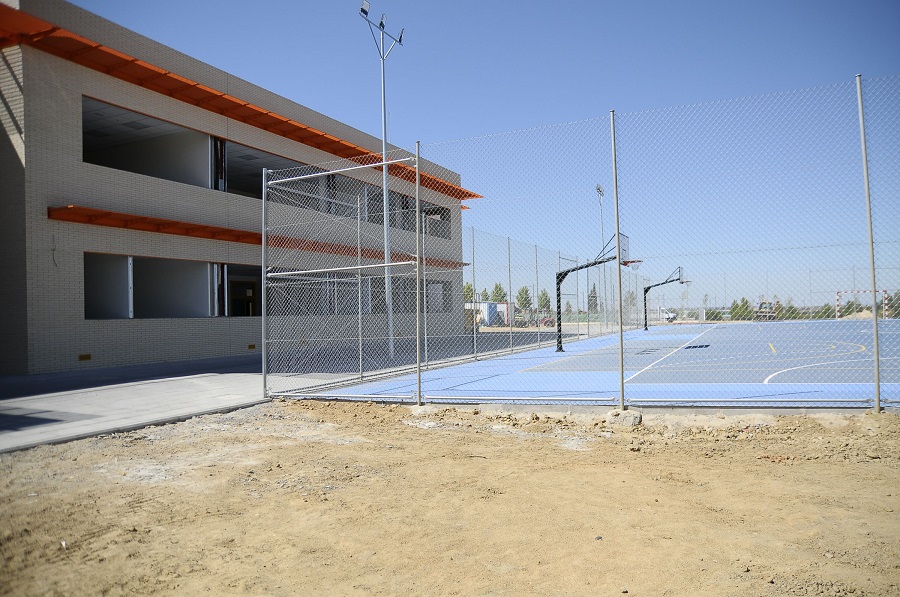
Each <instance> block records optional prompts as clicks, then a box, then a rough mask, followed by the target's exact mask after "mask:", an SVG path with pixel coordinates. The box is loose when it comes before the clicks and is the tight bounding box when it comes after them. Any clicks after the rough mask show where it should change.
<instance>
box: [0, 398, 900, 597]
mask: <svg viewBox="0 0 900 597" xmlns="http://www.w3.org/2000/svg"><path fill="white" fill-rule="evenodd" d="M621 419H622V418H621V417H613V416H611V415H610V414H608V413H606V412H601V411H593V412H590V411H584V412H579V413H566V412H563V411H560V412H556V413H544V412H539V411H535V412H531V411H530V410H527V409H526V410H522V411H519V412H508V411H501V410H499V409H487V408H486V407H485V408H484V409H483V410H480V411H479V410H478V409H473V408H464V409H463V408H461V409H438V408H433V407H423V408H409V407H403V406H385V405H378V404H371V403H327V402H314V401H304V402H301V401H276V402H272V403H269V404H265V405H261V406H257V407H253V408H249V409H244V410H240V411H235V412H232V413H228V414H220V415H207V416H202V417H197V418H194V419H191V420H189V421H185V422H182V423H176V424H171V425H164V426H159V427H150V428H146V429H142V430H139V431H134V432H129V433H123V434H114V435H109V436H104V437H98V438H93V439H87V440H81V441H75V442H71V443H67V444H63V445H56V446H44V447H40V448H35V449H31V450H26V451H21V452H16V453H11V454H0V475H2V476H0V505H2V513H3V515H2V517H0V594H4V595H88V594H89V595H134V594H141V595H147V594H154V595H194V594H200V593H207V594H219V595H243V594H249V595H298V594H300V595H401V594H416V595H622V594H627V595H628V596H629V597H632V596H643V595H654V596H656V595H692V596H693V595H715V596H720V595H725V596H727V595H735V596H738V595H739V596H745V595H750V596H753V595H762V596H769V595H879V596H880V595H898V594H900V467H898V464H900V462H898V460H900V459H898V455H900V417H898V416H897V415H896V414H888V413H884V414H878V415H876V414H852V415H851V414H818V415H814V414H810V415H793V416H772V415H764V414H742V415H725V414H718V415H689V414H683V415H673V414H667V415H662V414H645V415H644V419H643V423H642V424H640V425H638V426H636V427H626V426H622V425H619V424H616V421H620V420H621Z"/></svg>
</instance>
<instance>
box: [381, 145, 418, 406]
mask: <svg viewBox="0 0 900 597" xmlns="http://www.w3.org/2000/svg"><path fill="white" fill-rule="evenodd" d="M385 172H387V167H386V166H385ZM385 176H387V174H385ZM421 214H422V202H421V201H420V200H419V142H418V141H416V405H418V406H422V330H421V325H422V291H423V290H424V286H423V284H422V253H423V252H424V251H423V249H424V247H425V239H424V238H423V237H422V222H421Z"/></svg>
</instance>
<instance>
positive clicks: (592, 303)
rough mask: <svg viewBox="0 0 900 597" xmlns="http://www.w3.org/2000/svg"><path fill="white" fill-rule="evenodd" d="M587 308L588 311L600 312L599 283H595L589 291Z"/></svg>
mask: <svg viewBox="0 0 900 597" xmlns="http://www.w3.org/2000/svg"><path fill="white" fill-rule="evenodd" d="M587 303H588V304H587V310H588V313H598V310H597V285H596V284H594V285H593V286H592V287H591V291H590V292H589V293H588V301H587Z"/></svg>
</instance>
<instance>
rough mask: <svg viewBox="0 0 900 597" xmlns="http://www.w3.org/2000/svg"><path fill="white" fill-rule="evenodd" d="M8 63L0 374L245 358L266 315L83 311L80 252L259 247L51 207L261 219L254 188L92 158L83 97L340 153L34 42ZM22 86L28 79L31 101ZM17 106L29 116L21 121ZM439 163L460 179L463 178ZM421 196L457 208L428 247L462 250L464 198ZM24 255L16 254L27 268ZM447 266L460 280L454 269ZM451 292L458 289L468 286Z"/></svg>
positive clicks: (300, 155)
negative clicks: (83, 218)
mask: <svg viewBox="0 0 900 597" xmlns="http://www.w3.org/2000/svg"><path fill="white" fill-rule="evenodd" d="M3 1H4V2H6V3H10V2H9V1H8V0H3ZM22 6H23V9H24V10H25V11H26V12H30V13H32V14H35V15H36V16H39V17H41V18H44V19H45V20H48V21H50V22H53V23H55V24H58V25H61V26H63V27H65V28H67V29H70V30H72V31H74V32H76V33H78V34H80V35H83V36H85V37H88V38H90V39H93V40H95V41H98V42H100V43H103V44H106V45H109V46H111V47H113V48H115V49H117V50H120V51H123V52H126V53H129V54H131V55H134V56H137V57H139V58H141V59H144V60H146V61H148V62H151V63H153V64H156V65H158V66H161V67H163V68H166V69H169V70H172V71H174V72H177V73H179V74H181V75H184V76H187V77H189V78H191V79H194V80H196V81H198V82H201V83H203V84H205V85H208V86H210V87H212V88H215V89H221V90H223V91H227V92H229V93H231V94H232V95H235V96H236V97H240V98H241V99H244V100H246V101H250V102H253V103H255V104H257V105H260V106H263V107H266V108H268V109H272V110H275V111H277V112H279V113H281V114H284V115H286V116H289V117H292V118H295V119H297V120H298V121H300V122H304V123H306V124H309V125H310V126H314V127H316V128H319V129H321V130H327V131H328V132H330V133H332V134H336V135H338V136H340V137H342V138H344V139H347V140H349V141H351V142H353V143H356V144H358V145H361V146H365V147H369V148H370V149H372V150H373V151H380V145H381V144H380V141H379V140H378V139H375V138H374V137H371V136H370V135H366V134H365V133H362V132H361V131H357V130H355V129H352V128H351V127H349V126H347V125H344V124H342V123H340V122H337V121H335V120H333V119H330V118H328V117H325V116H323V115H321V114H318V113H316V112H314V111H312V110H309V109H308V108H305V107H303V106H300V105H298V104H296V103H294V102H291V101H290V100H287V99H285V98H281V97H278V96H276V95H274V94H272V93H270V92H267V91H265V90H263V89H261V88H259V87H257V86H254V85H252V84H250V83H248V82H246V81H243V80H240V79H238V78H236V77H233V76H231V75H229V74H227V73H224V72H222V71H219V70H217V69H214V68H212V67H210V66H208V65H205V64H203V63H201V62H199V61H196V60H194V59H191V58H189V57H187V56H184V55H183V54H180V53H178V52H176V51H174V50H172V49H170V48H167V47H165V46H162V45H161V44H158V43H156V42H153V41H151V40H148V39H146V38H143V37H141V36H138V35H136V34H134V33H132V32H130V31H128V30H126V29H123V28H121V27H118V26H116V25H113V24H111V23H109V22H108V21H105V20H104V19H101V18H99V17H97V16H95V15H92V14H90V13H87V12H85V11H83V10H81V9H79V8H77V7H74V6H72V5H69V4H67V3H65V2H61V1H59V0H42V1H40V2H38V1H34V0H23V2H22ZM0 72H2V78H0V85H2V92H3V97H4V100H5V101H6V102H7V103H9V104H10V109H5V110H2V111H0V123H2V125H3V127H4V129H5V131H6V133H7V135H6V137H7V139H9V141H8V142H5V143H6V144H5V145H4V146H3V149H2V151H3V153H2V154H0V156H2V157H3V160H4V162H3V165H4V173H5V172H6V171H7V163H9V164H10V165H12V166H13V167H14V166H15V164H16V160H17V159H18V164H19V168H20V171H21V164H22V159H23V158H24V164H25V171H24V176H20V177H19V179H15V178H14V177H8V176H4V181H3V182H0V191H2V192H3V195H4V197H3V199H4V201H3V202H2V203H3V205H4V207H2V208H0V210H2V211H0V215H2V216H3V220H4V221H5V222H6V221H12V222H13V225H12V226H11V231H10V233H9V234H8V235H7V236H6V238H5V239H4V240H3V241H0V242H2V243H3V244H0V248H2V249H3V251H4V257H5V258H7V259H8V260H9V261H10V262H11V263H13V266H12V267H11V269H10V271H11V272H12V275H11V277H9V276H8V277H7V278H6V281H7V282H9V283H10V284H11V286H6V285H5V286H4V289H3V291H2V294H0V297H2V298H3V299H4V303H5V306H4V310H3V313H2V315H0V325H2V330H3V336H4V337H3V338H2V340H3V341H2V342H0V373H22V372H26V371H27V372H29V373H38V372H48V371H60V370H71V369H80V368H92V367H107V366H118V365H127V364H139V363H148V362H158V361H170V360H180V359H196V358H205V357H218V356H229V355H240V354H246V353H247V352H249V351H248V345H255V346H256V348H255V350H256V351H258V350H259V349H260V344H261V330H260V324H261V321H260V318H258V317H236V318H225V317H219V318H191V319H135V320H85V318H84V290H83V289H84V257H83V256H84V253H85V252H97V253H113V254H119V255H135V256H148V257H159V258H167V259H190V260H198V261H208V262H217V263H236V264H246V265H259V263H260V252H261V247H259V246H257V245H247V244H242V243H233V242H224V241H213V240H205V239H195V238H189V237H181V236H172V235H166V234H156V233H147V232H139V231H131V230H123V229H115V228H106V227H101V226H90V225H84V224H74V223H67V222H59V221H53V220H49V219H48V217H47V208H48V207H59V206H64V205H68V204H75V205H80V206H85V207H95V208H101V209H109V210H112V211H118V212H125V213H135V214H140V215H146V216H155V217H160V218H167V219H173V220H180V221H186V222H195V223H200V224H207V225H213V226H222V227H228V228H236V229H243V230H254V231H256V230H260V228H261V204H260V202H259V200H257V199H252V198H246V197H241V196H238V195H234V194H229V193H223V192H219V191H214V190H210V189H204V188H200V187H196V186H191V185H187V184H181V183H176V182H171V181H167V180H162V179H157V178H152V177H148V176H143V175H139V174H134V173H131V172H125V171H119V170H114V169H110V168H105V167H102V166H97V165H93V164H88V163H84V162H83V161H82V128H81V110H82V96H83V95H86V96H89V97H93V98H96V99H98V100H101V101H104V102H107V103H110V104H114V105H118V106H122V107H124V108H126V109H129V110H133V111H136V112H141V113H144V114H148V115H150V116H153V117H155V118H158V119H161V120H166V121H169V122H172V123H175V124H178V125H180V126H183V127H186V128H190V129H193V130H197V131H200V132H202V133H206V134H210V135H215V136H219V137H223V138H225V139H228V140H230V141H234V142H236V143H241V144H244V145H248V146H252V147H255V148H258V149H260V150H263V151H266V152H270V153H273V154H277V155H281V156H284V157H287V158H290V159H293V160H297V161H300V162H304V163H312V164H315V163H320V162H326V161H331V160H333V159H334V158H333V156H331V155H330V154H327V153H325V152H322V151H319V150H316V149H314V148H311V147H309V146H306V145H302V144H300V143H296V142H293V141H290V140H288V139H286V138H284V137H280V136H278V135H274V134H271V133H268V132H266V131H263V130H261V129H258V128H255V127H252V126H249V125H247V124H244V123H240V122H237V121H232V120H229V119H227V118H225V117H223V116H220V115H217V114H215V113H212V112H209V111H206V110H203V109H201V108H198V107H195V106H192V105H189V104H186V103H183V102H180V101H178V100H174V99H172V98H169V97H167V96H164V95H162V94H158V93H155V92H152V91H149V90H146V89H143V88H141V87H138V86H136V85H131V84H129V83H126V82H124V81H121V80H118V79H115V78H113V77H110V76H107V75H104V74H102V73H99V72H97V71H93V70H91V69H88V68H85V67H81V66H78V65H76V64H74V63H72V62H69V61H66V60H63V59H61V58H57V57H55V56H52V55H49V54H45V53H43V52H41V51H39V50H36V49H34V48H31V47H23V48H21V49H20V48H7V49H5V50H3V62H2V63H0ZM21 89H25V90H26V95H25V97H24V98H23V97H22V94H21ZM10 112H11V114H12V115H10ZM13 116H14V118H15V119H16V120H19V121H20V122H18V123H16V122H14V121H13ZM26 121H27V130H28V135H27V143H26V140H25V138H24V136H23V133H24V130H19V129H20V128H22V127H24V123H25V122H26ZM17 127H18V128H17ZM434 169H435V170H436V171H442V174H445V178H450V179H451V180H453V181H454V182H458V177H457V175H455V174H453V173H449V175H448V173H447V171H444V170H443V169H440V168H438V167H434ZM354 176H357V177H359V178H361V179H364V180H367V181H369V182H372V183H375V184H380V173H378V172H376V171H366V170H361V171H357V173H356V174H354ZM17 180H18V182H17ZM392 184H395V187H394V188H396V190H398V191H400V192H403V193H406V194H409V195H412V194H413V193H414V187H413V185H411V184H409V183H405V182H403V181H394V182H392ZM20 197H22V198H24V201H21V200H19V198H20ZM421 198H422V199H423V200H425V201H429V202H431V203H435V204H440V205H444V206H446V207H449V208H451V220H452V221H451V230H452V238H451V240H444V239H437V238H432V237H429V240H428V243H429V244H428V254H429V255H432V256H439V257H441V258H444V259H452V260H456V261H459V260H461V257H462V249H461V243H460V234H461V217H460V211H459V207H458V202H455V201H454V200H452V199H449V198H447V197H444V196H442V195H439V194H437V193H435V192H433V191H429V190H427V189H422V193H421ZM276 209H277V208H276ZM367 225H368V224H367ZM392 235H394V238H396V239H397V241H396V242H397V243H398V244H400V245H404V246H410V247H411V246H413V238H414V235H413V233H411V232H408V231H402V230H392ZM17 239H18V240H17ZM331 240H339V239H331ZM340 261H341V260H340V259H337V258H333V259H332V260H331V265H342V264H343V263H340ZM15 264H21V266H20V267H19V268H18V270H17V269H16V265H15ZM26 271H27V276H26V275H25V272H26ZM16 272H18V273H16ZM447 275H448V278H447V279H452V280H454V285H459V286H461V284H462V282H461V280H460V276H459V274H456V273H448V274H447ZM454 292H455V293H460V292H461V288H454ZM442 318H443V319H451V320H452V319H455V318H454V317H453V316H450V315H447V316H443V317H442ZM23 322H27V331H26V328H25V326H24V325H23ZM459 325H461V323H460V324H459ZM85 354H90V355H91V358H90V360H86V361H80V360H79V359H78V356H79V355H85ZM23 355H27V363H26V360H25V358H23Z"/></svg>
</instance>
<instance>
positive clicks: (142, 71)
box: [0, 4, 481, 201]
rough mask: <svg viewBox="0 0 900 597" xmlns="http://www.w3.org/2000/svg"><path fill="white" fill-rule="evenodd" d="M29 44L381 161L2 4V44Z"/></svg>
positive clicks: (406, 173) (397, 171)
mask: <svg viewBox="0 0 900 597" xmlns="http://www.w3.org/2000/svg"><path fill="white" fill-rule="evenodd" d="M19 44H25V45H28V46H31V47H34V48H37V49H39V50H42V51H44V52H47V53H49V54H53V55H54V56H59V57H60V58H64V59H65V60H69V61H71V62H74V63H76V64H79V65H81V66H85V67H87V68H90V69H93V70H96V71H99V72H101V73H104V74H107V75H109V76H111V77H115V78H117V79H121V80H123V81H127V82H129V83H132V84H134V85H138V86H140V87H143V88H145V89H149V90H151V91H155V92H157V93H162V94H163V95H167V96H169V97H172V98H174V99H177V100H180V101H183V102H185V103H188V104H192V105H194V106H197V107H199V108H203V109H204V110H209V111H210V112H215V113H216V114H221V115H223V116H226V117H228V118H231V119H233V120H238V121H240V122H244V123H246V124H249V125H251V126H254V127H257V128H260V129H263V130H265V131H269V132H271V133H274V134H276V135H280V136H282V137H286V138H288V139H291V140H293V141H297V142H298V143H303V144H304V145H308V146H310V147H315V148H316V149H320V150H322V151H325V152H327V153H330V154H332V155H335V156H338V157H341V158H345V159H348V160H353V161H355V162H358V163H361V164H365V163H372V164H375V163H380V162H381V159H382V158H381V155H379V154H377V153H373V152H371V151H369V150H367V149H365V148H363V147H360V146H358V145H355V144H353V143H351V142H349V141H346V140H344V139H340V138H338V137H336V136H334V135H330V134H328V133H326V132H324V131H320V130H318V129H315V128H313V127H311V126H307V125H305V124H303V123H301V122H298V121H296V120H293V119H291V118H288V117H287V116H282V115H280V114H277V113H275V112H272V111H271V110H266V109H265V108H262V107H260V106H256V105H254V104H251V103H249V102H245V101H243V100H241V99H238V98H236V97H234V96H231V95H229V94H227V93H224V92H221V91H217V90H215V89H212V88H210V87H207V86H205V85H202V84H200V83H198V82H196V81H192V80H190V79H188V78H186V77H182V76H181V75H178V74H175V73H173V72H171V71H167V70H165V69H162V68H160V67H158V66H154V65H152V64H150V63H148V62H145V61H143V60H139V59H138V58H135V57H133V56H129V55H127V54H124V53H122V52H119V51H117V50H114V49H113V48H110V47H108V46H104V45H102V44H99V43H97V42H94V41H91V40H89V39H87V38H84V37H82V36H80V35H77V34H75V33H72V32H71V31H67V30H65V29H63V28H61V27H57V26H55V25H53V24H51V23H48V22H46V21H44V20H42V19H39V18H37V17H34V16H32V15H29V14H27V13H25V12H22V11H20V10H16V9H14V8H12V7H10V6H7V5H5V4H0V49H2V48H6V47H9V46H14V45H19ZM388 173H389V174H390V175H391V176H394V177H396V178H400V179H402V180H406V181H408V182H412V183H415V180H416V171H415V168H413V167H412V166H409V165H408V164H391V165H390V166H388ZM420 182H421V185H422V186H423V187H425V188H428V189H431V190H433V191H436V192H438V193H441V194H442V195H446V196H448V197H453V198H454V199H458V200H460V201H462V200H466V199H477V198H480V197H481V195H478V194H477V193H473V192H472V191H469V190H466V189H464V188H462V187H460V186H457V185H455V184H453V183H450V182H448V181H446V180H443V179H441V178H438V177H437V176H433V175H430V174H426V173H424V172H422V173H420Z"/></svg>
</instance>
